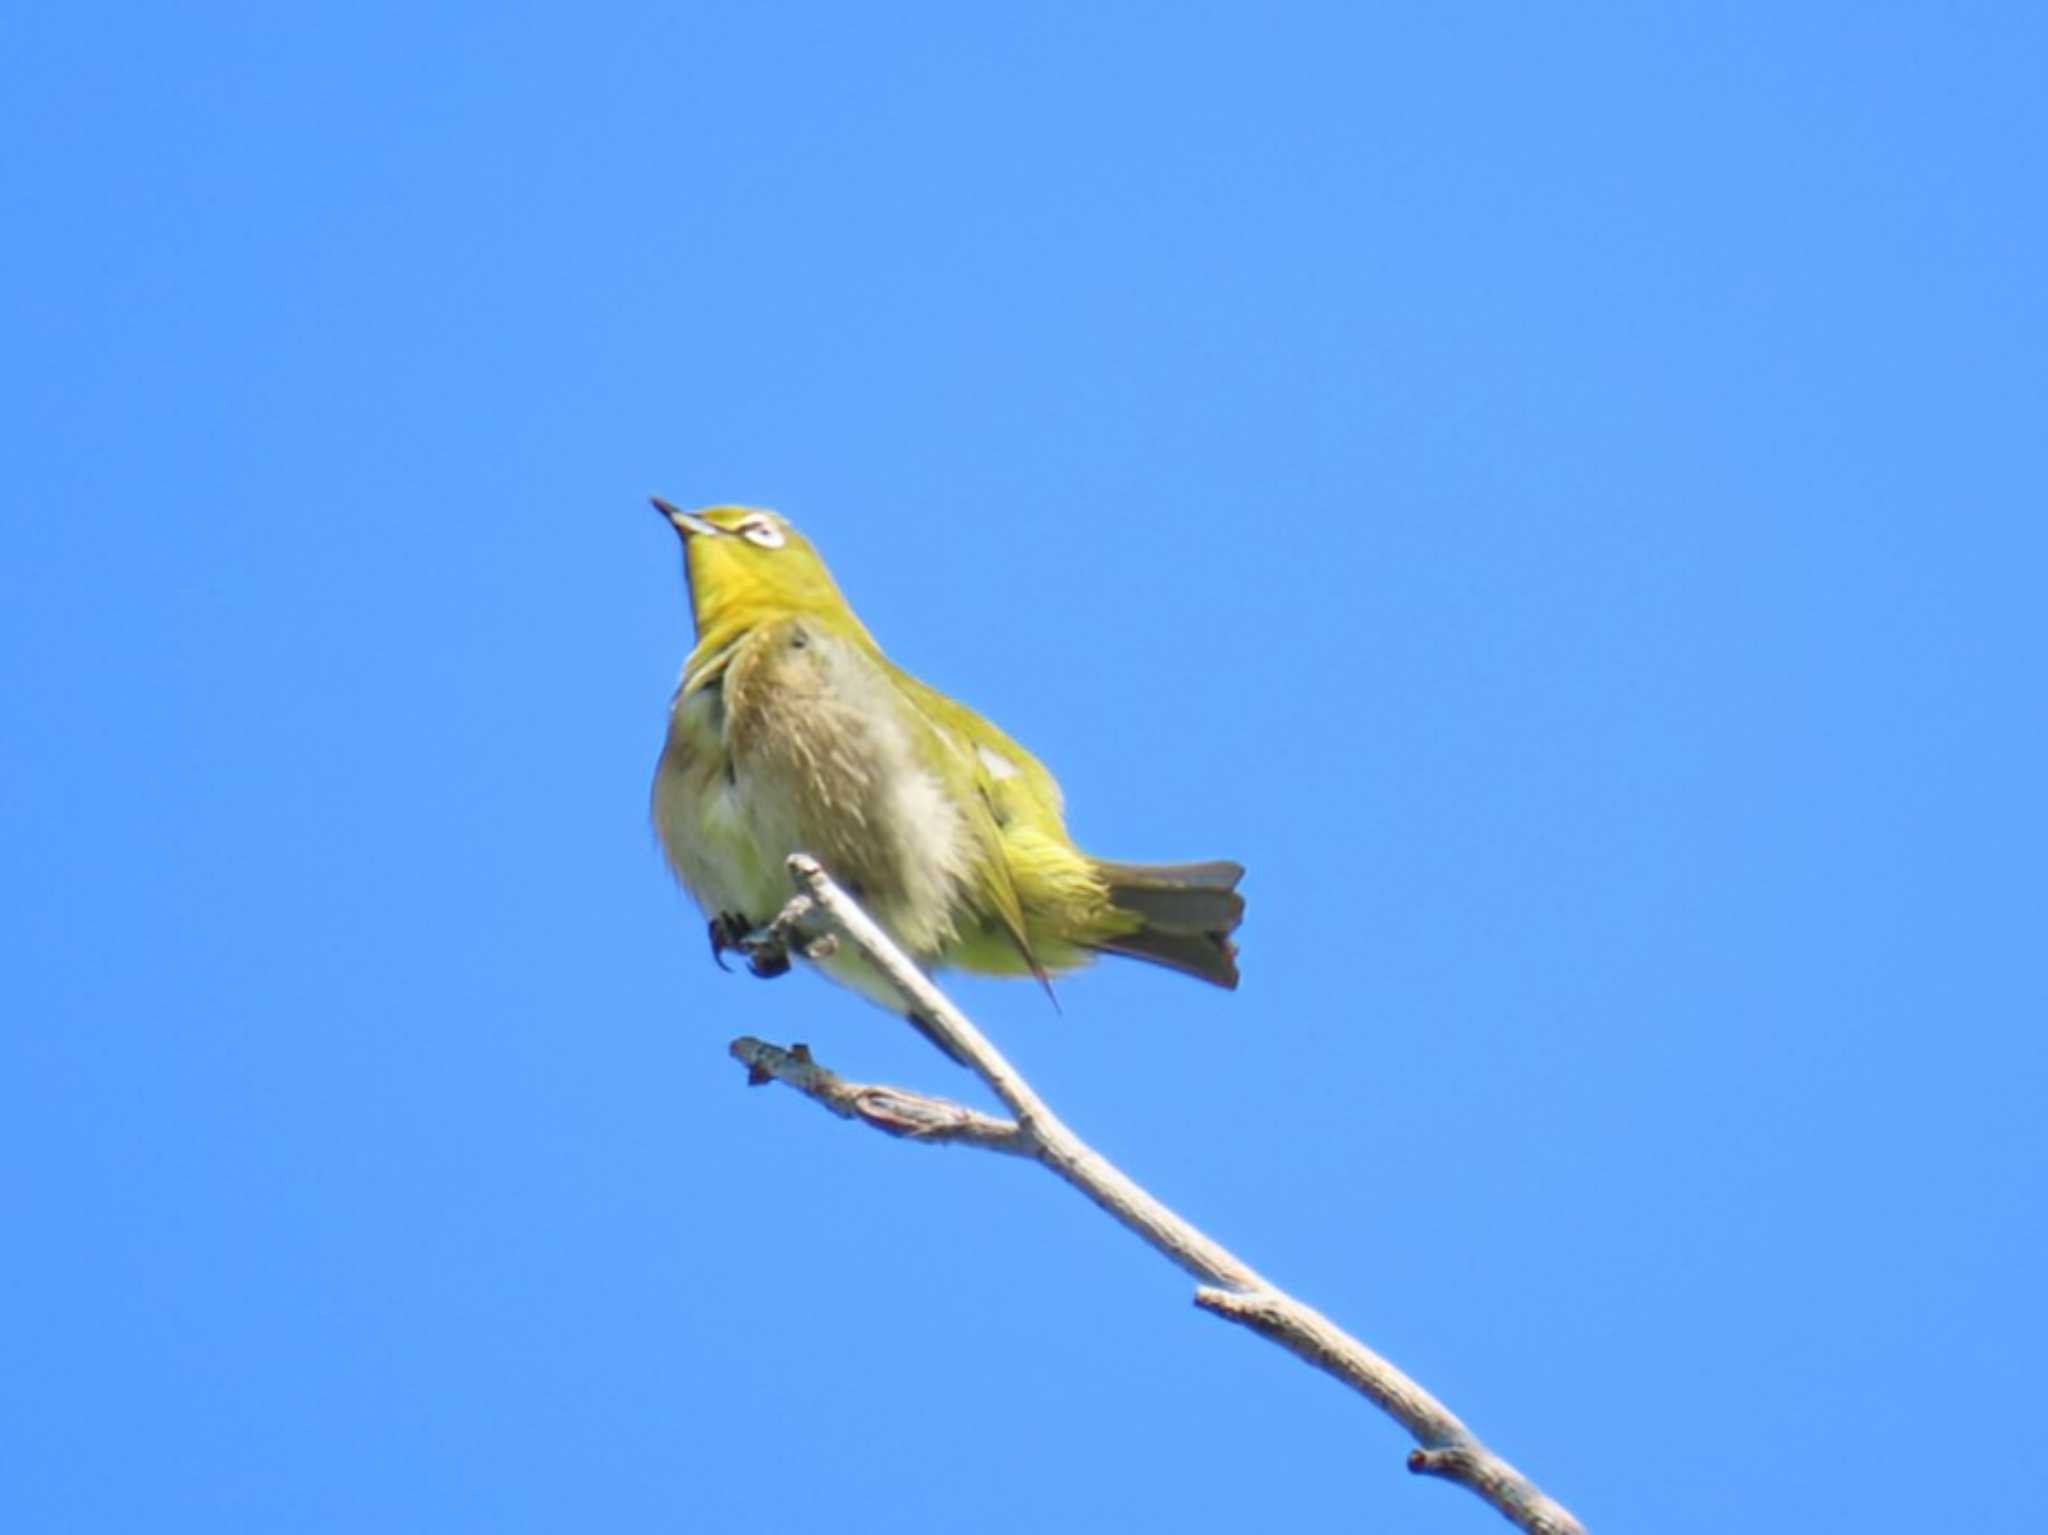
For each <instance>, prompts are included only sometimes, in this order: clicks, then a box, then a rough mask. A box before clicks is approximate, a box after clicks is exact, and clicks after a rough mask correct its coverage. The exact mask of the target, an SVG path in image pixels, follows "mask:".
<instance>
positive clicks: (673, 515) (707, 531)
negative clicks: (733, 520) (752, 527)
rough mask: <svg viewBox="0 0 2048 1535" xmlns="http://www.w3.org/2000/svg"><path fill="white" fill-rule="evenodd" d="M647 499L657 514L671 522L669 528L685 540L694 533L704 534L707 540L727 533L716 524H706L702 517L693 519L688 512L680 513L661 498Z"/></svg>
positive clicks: (651, 497)
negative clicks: (652, 504)
mask: <svg viewBox="0 0 2048 1535" xmlns="http://www.w3.org/2000/svg"><path fill="white" fill-rule="evenodd" d="M647 499H648V500H650V501H652V502H653V503H654V509H655V510H656V511H657V512H659V513H661V515H662V516H664V517H666V518H667V519H668V520H669V526H671V527H672V528H674V529H675V530H676V531H677V532H678V533H680V534H682V535H683V537H685V538H688V537H689V536H690V535H691V534H692V533H698V534H702V535H703V536H704V537H706V538H715V537H716V536H717V535H719V534H720V533H723V532H724V531H725V529H723V528H721V527H719V526H717V525H716V524H715V523H709V522H706V521H705V520H704V519H703V518H702V517H693V516H691V515H690V514H689V513H688V512H684V511H678V510H677V509H676V508H675V507H673V506H671V505H669V503H668V502H666V501H664V500H662V499H661V497H659V496H649V497H648V498H647Z"/></svg>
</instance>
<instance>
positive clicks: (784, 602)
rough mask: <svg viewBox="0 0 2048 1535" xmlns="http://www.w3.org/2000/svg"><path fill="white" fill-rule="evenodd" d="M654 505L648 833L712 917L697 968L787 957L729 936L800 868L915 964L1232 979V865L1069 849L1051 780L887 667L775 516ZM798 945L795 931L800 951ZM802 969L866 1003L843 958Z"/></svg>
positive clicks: (738, 934)
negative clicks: (674, 579)
mask: <svg viewBox="0 0 2048 1535" xmlns="http://www.w3.org/2000/svg"><path fill="white" fill-rule="evenodd" d="M654 506H655V509H656V510H657V511H659V512H660V513H661V514H662V515H663V516H665V517H666V518H667V519H668V520H669V522H670V523H671V524H672V525H673V526H674V528H675V530H676V531H677V532H678V533H679V534H681V535H682V540H683V561H684V570H685V574H686V576H687V578H688V581H689V588H690V600H691V606H692V609H693V613H694V617H695V620H696V629H697V645H696V648H695V649H694V650H692V651H691V652H690V656H689V659H688V660H687V661H686V662H685V663H684V666H683V677H682V682H681V684H680V685H679V686H678V687H677V689H676V694H675V699H674V702H673V704H672V705H671V707H670V712H669V726H668V740H667V743H666V744H665V745H664V746H663V747H662V752H661V760H660V761H659V763H657V764H656V767H655V773H654V824H655V829H656V831H657V832H658V833H659V835H660V837H661V843H662V847H663V849H664V850H665V851H666V853H667V855H668V861H669V864H670V866H671V867H672V868H673V869H674V870H675V874H676V877H677V878H678V879H679V880H681V881H682V883H683V885H684V887H685V888H686V889H688V891H689V892H690V894H691V895H692V896H693V897H695V899H696V902H697V904H698V906H699V907H701V908H702V909H703V911H704V913H705V915H706V916H707V917H708V918H710V922H711V944H712V953H713V956H714V957H717V956H719V955H721V954H722V953H723V951H724V950H726V949H728V948H734V947H738V948H742V949H745V950H746V951H747V952H748V953H749V955H750V957H751V960H752V968H753V969H754V971H755V973H756V974H779V973H780V972H781V971H783V970H786V969H787V968H788V960H787V959H786V958H785V957H782V956H781V955H780V954H779V953H777V952H774V951H773V950H772V949H766V950H764V948H763V947H762V946H761V945H760V944H759V943H758V942H747V941H746V940H747V939H748V938H749V935H752V934H755V933H756V932H757V930H758V929H759V928H761V927H762V926H763V925H764V924H766V923H768V922H769V921H770V920H771V919H773V918H774V917H775V915H776V913H777V912H779V911H780V910H781V909H782V906H783V904H784V903H785V902H786V901H787V900H788V899H789V897H790V894H791V886H790V881H789V874H788V870H787V867H786V864H785V860H786V859H787V858H788V857H789V855H790V854H791V853H797V852H805V853H810V854H811V855H813V856H814V857H816V858H817V859H818V860H819V861H820V862H821V863H822V864H823V865H824V866H825V869H826V870H827V872H829V873H830V874H831V875H832V877H833V878H834V879H835V880H837V881H838V882H839V883H840V884H841V885H842V886H844V887H845V888H846V890H847V891H848V892H849V893H850V894H851V895H852V896H853V897H854V898H855V899H856V900H858V901H859V902H860V903H861V904H862V905H863V906H864V907H865V908H866V909H867V910H868V912H869V913H870V914H871V915H872V916H873V917H874V918H875V920H876V921H878V922H879V923H881V925H882V926H883V927H884V928H885V929H886V930H887V931H888V933H889V935H890V936H891V937H892V938H894V939H895V940H896V941H897V943H898V944H900V945H901V946H902V947H903V948H904V950H905V951H906V952H908V953H909V954H910V955H911V956H912V957H913V958H914V959H916V960H917V961H918V962H919V963H920V964H922V965H924V966H925V967H927V968H932V967H936V966H940V965H958V966H959V967H961V968H962V969H964V970H974V971H981V972H984V973H992V974H999V975H1036V976H1037V977H1038V978H1039V979H1040V980H1041V981H1042V980H1044V979H1046V977H1047V976H1049V975H1051V974H1053V973H1055V972H1058V971H1061V970H1067V969H1070V968H1072V967H1073V966H1075V965H1079V964H1082V963H1085V962H1086V961H1087V960H1088V959H1089V958H1090V957H1092V956H1093V955H1094V954H1097V953H1104V954H1127V955H1130V956H1132V957H1134V958H1137V959H1144V960H1150V961H1152V962H1153V963H1155V964H1160V965H1165V966H1168V967H1169V968H1171V969H1174V970H1179V971H1181V972H1183V973H1184V974H1187V975H1192V976H1196V977H1199V978H1200V979H1202V980H1205V981H1209V982H1212V983H1214V984H1215V985H1218V986H1228V987H1234V986H1235V985H1236V984H1237V963H1236V947H1235V945H1233V944H1232V942H1231V940H1230V933H1231V930H1232V929H1233V928H1235V927H1236V926H1237V924H1238V921H1239V919H1240V918H1241V917H1242V916H1243V913H1244V899H1243V897H1241V896H1239V895H1238V894H1237V891H1236V888H1235V887H1236V885H1237V882H1238V880H1239V879H1240V878H1242V877H1243V874H1244V870H1243V869H1242V868H1240V867H1239V866H1238V865H1237V864H1234V863H1225V862H1215V863H1192V864H1175V865H1168V864H1129V863H1112V862H1109V861H1108V860H1105V859H1100V858H1091V857H1089V856H1088V855H1087V854H1086V853H1083V852H1082V851H1081V850H1080V849H1079V848H1077V847H1075V846H1074V842H1073V839H1072V838H1071V837H1069V836H1068V835H1067V829H1066V825H1065V822H1064V820H1063V810H1062V804H1061V799H1060V790H1059V785H1058V784H1056V783H1055V782H1054V781H1053V777H1052V774H1050V773H1048V772H1047V771H1046V770H1045V768H1044V767H1043V766H1042V765H1041V764H1040V763H1039V761H1038V759H1037V758H1035V757H1033V756H1032V755H1031V754H1030V753H1029V752H1027V751H1026V750H1024V748H1023V747H1021V746H1019V745H1018V744H1017V743H1016V742H1015V741H1013V740H1011V739H1010V738H1009V737H1008V736H1007V735H1005V734H1003V732H1002V731H1000V730H998V729H997V728H996V727H995V726H994V725H991V724H990V723H989V722H988V721H987V720H985V719H983V718H982V717H981V716H980V715H979V714H976V713H975V712H974V711H973V710H972V709H969V708H967V707H966V706H965V705H964V704H959V703H955V702H954V701H953V700H952V699H950V698H948V697H946V696H945V695H944V694H943V693H939V692H937V691H935V690H933V689H932V688H929V687H926V686H925V685H924V684H923V683H922V682H919V681H918V680H917V679H916V678H915V677H912V676H911V675H910V674H909V673H907V672H905V671H903V670H902V669H901V668H899V667H897V666H896V665H895V664H894V663H893V662H891V661H890V660H889V658H888V657H887V656H885V655H883V654H882V651H881V647H880V646H878V645H877V644H876V643H875V641H874V638H873V636H871V635H870V634H869V633H868V631H867V629H866V628H865V627H863V626H862V624H861V621H860V620H859V619H858V618H856V617H855V616H854V613H853V609H852V608H850V607H849V606H848V605H847V602H846V599H845V598H844V597H842V596H841V595H840V594H839V588H838V587H837V586H835V585H834V584H833V581H832V576H831V574H830V572H828V571H827V570H826V569H825V564H824V561H822V560H820V559H819V558H818V555H817V552H816V551H815V550H813V549H812V548H811V546H810V544H809V543H808V542H807V541H806V540H805V539H804V537H803V535H802V534H800V533H798V532H797V531H796V530H795V529H794V528H792V527H791V526H790V525H789V523H788V522H786V521H784V520H783V519H782V518H781V517H779V516H777V515H776V514H775V513H773V512H768V511H761V510H757V509H755V508H751V507H743V506H714V507H707V508H705V509H704V510H702V511H698V512H682V511H678V510H677V509H676V508H674V507H673V506H670V505H669V504H668V503H667V502H665V501H662V500H660V499H659V498H656V499H655V502H654ZM800 936H801V935H800ZM819 963H820V964H821V965H822V967H823V968H824V969H825V970H826V972H827V973H828V974H830V975H832V977H833V978H834V979H836V980H839V981H842V982H844V983H845V984H847V985H849V986H852V987H854V988H856V989H858V990H860V991H862V992H864V993H865V994H867V995H868V996H870V997H873V998H874V999H875V1000H876V1001H878V1002H881V1003H882V1004H883V1005H884V1006H888V1007H894V1006H896V1005H897V1004H896V1002H895V999H894V995H893V993H892V992H891V991H890V990H889V988H888V987H887V985H886V983H885V982H883V981H882V979H881V977H880V976H879V975H878V974H876V973H875V972H874V971H873V970H872V967H870V966H869V965H868V964H867V963H866V962H865V961H864V960H863V959H862V958H861V957H860V956H859V955H858V954H856V953H854V952H852V951H851V950H850V948H848V947H847V946H843V945H842V946H841V947H840V948H839V949H838V950H837V951H836V952H835V953H833V954H831V955H829V956H827V957H825V958H823V959H821V960H820V961H819Z"/></svg>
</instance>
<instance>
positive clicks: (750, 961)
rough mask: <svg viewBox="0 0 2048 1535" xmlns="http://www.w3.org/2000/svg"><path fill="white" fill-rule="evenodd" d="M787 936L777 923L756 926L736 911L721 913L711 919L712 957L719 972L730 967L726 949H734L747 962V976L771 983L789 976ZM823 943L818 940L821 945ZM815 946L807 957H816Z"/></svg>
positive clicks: (807, 951)
mask: <svg viewBox="0 0 2048 1535" xmlns="http://www.w3.org/2000/svg"><path fill="white" fill-rule="evenodd" d="M789 940H790V935H789V934H788V933H787V932H785V931H784V930H783V928H782V927H781V926H780V925H779V924H777V923H773V922H771V923H768V924H767V925H766V926H762V927H756V926H755V925H754V924H753V923H752V922H749V921H748V920H747V919H746V918H745V917H743V916H741V915H740V914H739V913H737V912H730V911H728V912H721V913H720V914H719V915H718V916H716V917H713V918H712V919H711V957H712V958H713V959H714V960H716V961H717V962H718V968H719V969H721V970H730V969H731V968H732V966H730V965H728V964H727V963H726V962H725V953H726V950H728V949H737V950H738V951H739V952H740V953H741V954H744V955H745V956H746V959H747V971H748V973H749V974H752V975H755V976H758V977H760V979H762V980H764V981H772V980H774V979H775V977H776V976H778V975H787V974H789ZM822 941H823V940H820V942H822ZM815 948H816V944H813V945H812V946H811V947H810V948H807V949H805V951H804V952H805V953H806V954H812V957H813V958H816V957H818V956H817V955H816V954H815V953H813V950H814V949H815Z"/></svg>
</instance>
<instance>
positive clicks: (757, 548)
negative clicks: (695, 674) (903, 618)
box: [652, 496, 874, 654]
mask: <svg viewBox="0 0 2048 1535" xmlns="http://www.w3.org/2000/svg"><path fill="white" fill-rule="evenodd" d="M652 499H653V501H654V509H655V510H656V511H657V512H660V513H661V515H662V516H664V517H666V518H667V519H668V521H669V525H670V526H671V527H673V528H674V529H675V530H676V532H677V533H679V534H681V535H682V540H683V570H684V574H685V575H686V576H687V577H688V579H689V583H690V610H691V613H692V616H693V617H694V618H695V619H696V623H697V648H698V650H699V652H700V653H706V654H708V653H711V652H714V651H722V650H724V649H725V648H726V647H727V646H729V645H730V644H731V643H732V642H733V641H735V640H737V639H739V638H740V637H741V636H742V635H743V634H745V633H746V632H747V631H748V630H749V629H752V628H753V627H754V626H755V625H756V624H759V623H761V622H763V621H765V620H770V619H775V618H781V617H785V616H787V615H789V614H792V613H803V614H808V615H810V616H812V617H815V618H817V619H819V620H821V621H822V622H824V623H825V624H826V625H827V626H828V627H830V628H832V629H835V630H840V631H842V632H845V633H848V634H853V635H857V636H859V637H860V638H861V639H862V640H864V641H866V642H867V643H868V644H870V645H872V644H873V643H874V641H873V640H872V639H871V638H870V637H869V635H868V632H867V630H865V629H864V628H862V627H861V623H860V620H859V619H857V618H855V617H854V616H853V609H852V608H850V607H849V606H848V605H847V602H846V599H845V598H844V597H842V596H841V595H840V594H839V588H838V587H837V586H836V585H834V584H833V581H832V572H830V571H829V570H827V569H826V568H825V562H824V561H823V560H821V559H819V558H818V551H817V550H815V549H813V548H812V547H811V545H810V541H809V540H808V539H806V538H805V537H804V536H803V534H801V533H799V532H797V530H796V529H795V528H793V527H791V526H790V525H789V522H788V521H787V519H785V518H783V517H781V516H778V515H777V514H776V513H774V512H770V511H764V510H762V509H761V508H759V507H752V506H707V507H703V508H701V509H700V510H698V511H694V512H685V511H679V510H677V509H676V508H675V507H673V506H671V505H670V504H669V503H668V502H666V501H664V500H662V499H661V498H660V497H659V496H655V497H653V498H652Z"/></svg>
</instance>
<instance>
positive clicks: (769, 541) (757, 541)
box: [733, 517, 784, 549]
mask: <svg viewBox="0 0 2048 1535" xmlns="http://www.w3.org/2000/svg"><path fill="white" fill-rule="evenodd" d="M733 532H735V533H737V534H739V536H740V537H741V538H744V539H745V540H746V541H747V542H748V543H750V544H753V545H755V546H756V547H758V548H762V549H780V548H781V547H782V545H783V543H784V539H783V537H782V529H780V528H778V527H777V526H775V524H774V523H772V522H770V521H769V520H768V519H767V518H766V517H749V518H748V519H747V520H746V521H745V522H743V523H741V524H740V525H739V526H738V527H736V528H734V529H733Z"/></svg>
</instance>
